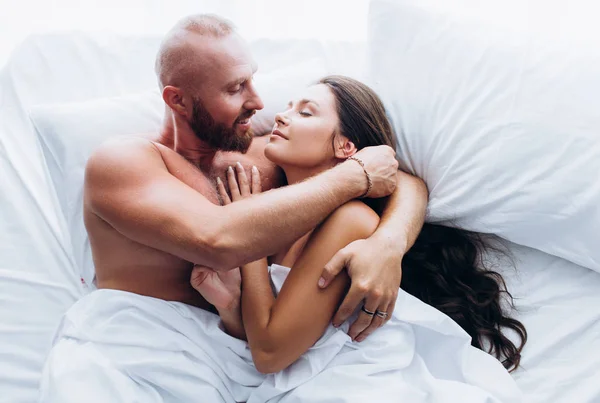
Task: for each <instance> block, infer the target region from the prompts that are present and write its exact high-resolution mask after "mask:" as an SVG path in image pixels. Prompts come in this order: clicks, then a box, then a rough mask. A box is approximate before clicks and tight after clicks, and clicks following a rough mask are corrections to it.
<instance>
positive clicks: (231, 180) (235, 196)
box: [227, 167, 241, 201]
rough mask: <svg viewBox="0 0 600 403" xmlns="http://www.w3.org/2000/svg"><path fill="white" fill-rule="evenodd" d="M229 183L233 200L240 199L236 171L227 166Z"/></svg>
mask: <svg viewBox="0 0 600 403" xmlns="http://www.w3.org/2000/svg"><path fill="white" fill-rule="evenodd" d="M227 184H228V185H229V193H230V194H231V200H233V201H237V200H239V199H240V198H241V195H240V188H239V187H238V183H237V179H235V172H234V171H233V168H232V167H229V168H227Z"/></svg>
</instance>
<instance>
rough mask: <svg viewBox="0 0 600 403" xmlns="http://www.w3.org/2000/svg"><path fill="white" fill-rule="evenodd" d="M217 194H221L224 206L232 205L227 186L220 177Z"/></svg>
mask: <svg viewBox="0 0 600 403" xmlns="http://www.w3.org/2000/svg"><path fill="white" fill-rule="evenodd" d="M217 192H219V196H221V200H223V204H224V205H227V204H231V199H230V198H229V195H228V194H227V190H225V185H224V184H223V181H222V180H221V178H219V177H217Z"/></svg>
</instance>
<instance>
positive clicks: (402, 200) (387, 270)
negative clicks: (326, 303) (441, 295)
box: [320, 171, 428, 341]
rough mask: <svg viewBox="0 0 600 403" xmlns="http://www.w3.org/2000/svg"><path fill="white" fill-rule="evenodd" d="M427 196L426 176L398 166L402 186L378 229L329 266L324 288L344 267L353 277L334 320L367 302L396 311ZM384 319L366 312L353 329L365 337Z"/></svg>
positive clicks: (360, 337)
mask: <svg viewBox="0 0 600 403" xmlns="http://www.w3.org/2000/svg"><path fill="white" fill-rule="evenodd" d="M427 198H428V193H427V187H426V186H425V183H424V182H423V181H422V180H421V179H419V178H416V177H414V176H411V175H408V174H406V173H404V172H401V171H398V185H397V187H396V191H395V192H394V193H393V194H392V195H391V196H390V198H389V199H388V202H387V205H386V207H385V209H384V212H383V214H382V217H381V223H380V224H379V227H378V228H377V231H376V232H375V233H374V234H373V236H371V237H369V238H368V239H366V240H360V241H358V242H353V243H352V244H350V245H348V247H345V248H344V249H343V250H341V251H340V252H338V253H336V255H335V256H334V258H333V259H331V261H330V262H329V263H328V264H327V265H326V266H325V269H324V270H323V276H322V279H321V280H320V281H321V283H320V286H321V287H327V285H328V284H329V283H330V282H331V280H332V279H333V278H335V276H336V275H338V273H340V272H341V271H342V270H343V269H344V268H345V269H346V271H345V272H346V273H347V274H348V275H349V276H350V277H351V281H352V285H351V287H350V290H349V291H348V294H347V295H346V297H345V299H344V301H343V302H342V304H341V306H340V308H339V310H338V311H337V313H336V315H335V317H334V319H333V323H334V325H339V324H341V323H343V322H344V321H346V319H348V317H349V316H350V315H351V314H352V312H354V310H355V309H356V307H357V306H358V305H359V304H361V303H362V301H366V302H365V303H366V304H367V305H368V306H369V307H374V308H376V309H378V310H380V311H382V312H386V313H387V314H388V317H390V316H391V315H392V312H393V311H394V308H395V304H396V297H397V295H398V289H399V287H400V280H401V278H402V258H403V257H404V255H405V254H406V252H408V250H409V249H410V248H411V247H412V245H413V244H414V242H415V240H416V239H417V236H418V235H419V233H420V231H421V227H422V226H423V222H424V220H425V212H426V209H427ZM384 322H385V321H384V320H383V319H382V318H379V317H377V316H375V317H368V316H365V315H361V316H360V317H359V318H358V319H357V320H356V321H355V322H354V323H353V324H352V326H351V327H350V329H349V331H348V334H349V335H350V337H352V338H353V339H356V340H358V341H362V340H364V339H365V337H367V336H368V335H369V334H371V333H372V332H373V331H374V330H375V329H377V328H378V327H379V326H381V325H382V324H383V323H384Z"/></svg>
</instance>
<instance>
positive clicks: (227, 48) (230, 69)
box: [195, 34, 258, 81]
mask: <svg viewBox="0 0 600 403" xmlns="http://www.w3.org/2000/svg"><path fill="white" fill-rule="evenodd" d="M195 48H196V50H197V52H198V56H199V62H200V64H202V65H203V66H202V67H203V68H205V69H208V70H212V73H213V74H214V73H217V74H219V75H221V74H222V75H225V76H226V77H225V79H226V80H227V81H234V80H237V79H241V78H243V77H245V78H246V79H247V78H249V77H251V76H252V75H253V74H254V73H255V72H256V70H257V69H258V65H257V63H256V61H255V60H254V58H253V57H252V53H251V52H250V47H249V46H248V44H247V43H246V42H245V41H243V40H242V39H241V38H240V37H239V36H238V35H237V34H230V35H227V36H224V37H221V38H206V37H204V38H196V44H195Z"/></svg>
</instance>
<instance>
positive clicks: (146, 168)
mask: <svg viewBox="0 0 600 403" xmlns="http://www.w3.org/2000/svg"><path fill="white" fill-rule="evenodd" d="M165 169H166V167H165V163H164V161H163V158H162V153H161V150H160V148H159V145H157V144H156V143H155V142H153V141H150V140H148V139H145V138H143V137H135V136H120V137H117V138H112V139H109V140H107V141H105V142H104V143H102V144H101V145H100V146H99V147H98V148H97V149H96V150H95V151H94V152H93V153H92V155H91V156H90V158H89V159H88V161H87V164H86V169H85V182H86V184H88V185H90V184H91V185H94V184H98V183H99V182H106V181H112V180H116V179H118V180H120V181H123V182H127V181H128V180H136V179H138V180H139V179H140V178H141V177H144V176H148V175H151V174H152V173H153V172H156V170H165Z"/></svg>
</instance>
